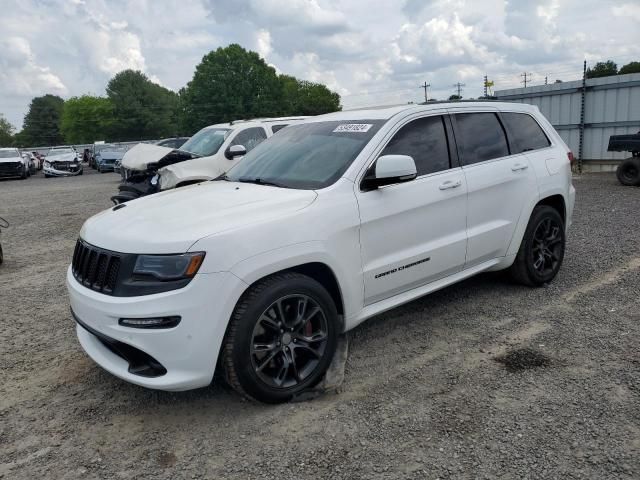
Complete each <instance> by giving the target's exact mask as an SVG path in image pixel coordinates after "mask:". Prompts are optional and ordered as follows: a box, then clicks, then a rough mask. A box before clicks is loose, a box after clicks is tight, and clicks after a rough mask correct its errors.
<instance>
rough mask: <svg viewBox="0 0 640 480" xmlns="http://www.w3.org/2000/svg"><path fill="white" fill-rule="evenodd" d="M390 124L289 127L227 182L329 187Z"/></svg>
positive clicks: (262, 146) (362, 122) (241, 164)
mask: <svg viewBox="0 0 640 480" xmlns="http://www.w3.org/2000/svg"><path fill="white" fill-rule="evenodd" d="M385 122H386V120H347V121H345V120H342V121H325V122H311V123H301V124H298V125H289V126H288V127H287V128H285V129H283V130H282V131H280V132H278V134H277V135H273V136H272V137H270V138H269V139H267V140H266V141H264V142H262V143H261V144H260V145H258V146H257V147H256V148H255V149H254V150H252V151H251V152H249V153H248V154H247V155H246V156H245V157H244V158H243V159H242V161H241V162H239V163H237V164H236V165H235V166H234V167H233V168H232V169H231V170H229V172H228V173H227V175H226V177H224V178H225V180H230V181H233V182H239V181H256V183H260V182H258V180H260V181H261V182H263V183H264V182H272V183H277V184H278V185H280V186H283V187H287V188H298V189H304V190H314V189H318V188H324V187H328V186H329V185H331V184H332V183H334V182H335V181H337V180H338V179H339V178H340V177H341V176H342V174H343V173H344V172H345V171H346V170H347V168H349V166H350V165H351V163H352V162H353V161H354V160H355V159H356V157H357V156H358V154H359V153H360V152H361V151H362V149H363V148H364V147H365V145H367V143H369V141H370V140H371V138H372V137H373V136H374V135H375V134H376V132H377V131H378V130H379V129H380V127H381V126H382V125H383V124H384V123H385Z"/></svg>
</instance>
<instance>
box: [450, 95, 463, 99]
mask: <svg viewBox="0 0 640 480" xmlns="http://www.w3.org/2000/svg"><path fill="white" fill-rule="evenodd" d="M449 100H462V97H461V96H460V95H451V96H450V97H449Z"/></svg>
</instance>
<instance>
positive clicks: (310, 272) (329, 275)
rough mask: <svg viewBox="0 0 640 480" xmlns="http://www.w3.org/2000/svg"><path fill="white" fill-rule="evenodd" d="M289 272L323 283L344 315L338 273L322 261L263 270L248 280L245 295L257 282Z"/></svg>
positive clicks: (339, 311)
mask: <svg viewBox="0 0 640 480" xmlns="http://www.w3.org/2000/svg"><path fill="white" fill-rule="evenodd" d="M287 272H295V273H299V274H301V275H305V276H307V277H309V278H312V279H314V280H315V281H316V282H318V283H319V284H320V285H322V286H323V287H324V288H325V289H326V290H327V292H329V295H331V299H332V300H333V302H334V304H335V306H336V310H337V311H338V315H340V316H341V317H342V316H343V315H344V301H343V295H342V290H341V288H340V284H339V283H338V278H337V277H336V274H335V273H334V271H333V270H332V269H331V267H330V266H329V265H327V264H326V263H324V262H321V261H310V262H307V263H300V264H297V265H291V266H288V267H286V268H281V269H274V270H273V271H271V272H269V273H264V272H262V273H261V275H260V276H257V277H256V278H254V279H252V280H251V281H250V282H246V283H247V287H246V288H245V290H244V292H243V295H244V293H245V292H246V291H248V290H249V289H250V288H251V287H253V286H254V285H255V284H257V283H259V282H261V281H263V280H265V279H266V278H269V277H272V276H274V275H278V274H281V273H287ZM238 301H239V299H238Z"/></svg>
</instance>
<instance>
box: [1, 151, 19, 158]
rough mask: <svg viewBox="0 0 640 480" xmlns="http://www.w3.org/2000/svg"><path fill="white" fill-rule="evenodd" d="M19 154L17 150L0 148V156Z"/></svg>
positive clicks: (9, 156) (16, 155)
mask: <svg viewBox="0 0 640 480" xmlns="http://www.w3.org/2000/svg"><path fill="white" fill-rule="evenodd" d="M19 156H20V154H19V153H18V151H17V150H0V158H15V157H19Z"/></svg>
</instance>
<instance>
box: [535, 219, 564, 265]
mask: <svg viewBox="0 0 640 480" xmlns="http://www.w3.org/2000/svg"><path fill="white" fill-rule="evenodd" d="M562 230H563V226H562V225H561V224H560V223H558V222H557V221H556V219H554V218H552V217H546V218H544V219H543V220H542V221H541V222H540V223H539V224H538V226H537V228H536V230H535V232H534V234H533V248H532V249H531V257H532V258H531V262H532V264H533V268H534V269H535V270H536V272H538V274H539V275H540V276H543V277H544V276H548V275H550V274H551V273H553V272H554V271H555V270H556V269H557V268H558V264H559V263H560V261H561V260H562V254H563V240H564V238H563V236H562V234H561V231H562Z"/></svg>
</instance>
